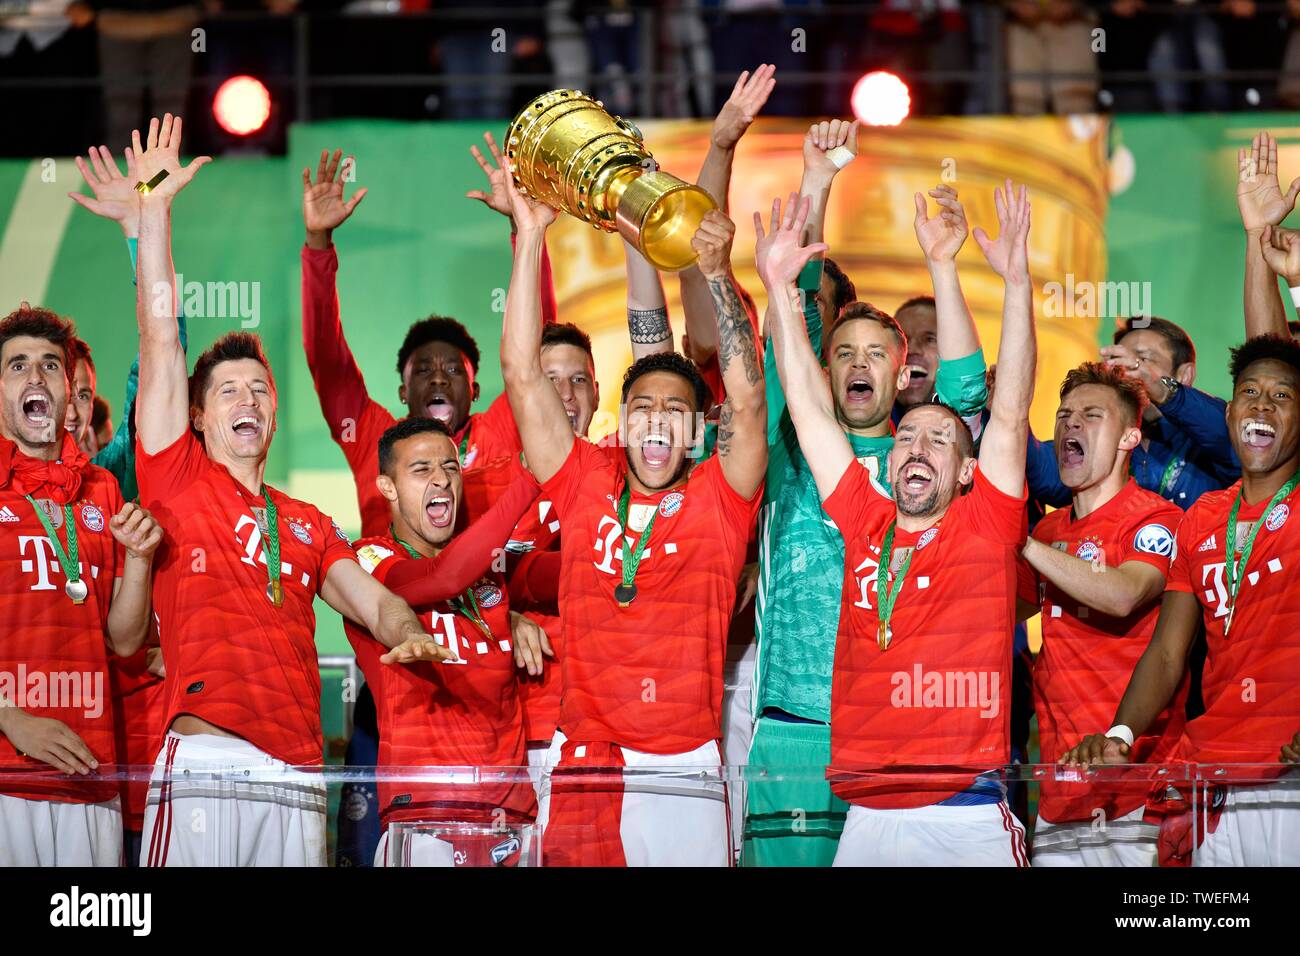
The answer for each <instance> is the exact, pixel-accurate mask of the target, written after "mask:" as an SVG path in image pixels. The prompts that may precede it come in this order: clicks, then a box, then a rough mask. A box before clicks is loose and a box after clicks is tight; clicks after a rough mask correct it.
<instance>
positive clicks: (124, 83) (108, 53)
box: [73, 0, 199, 150]
mask: <svg viewBox="0 0 1300 956" xmlns="http://www.w3.org/2000/svg"><path fill="white" fill-rule="evenodd" d="M73 7H76V8H77V9H78V16H81V17H88V16H93V17H94V19H95V23H96V27H97V28H98V30H99V73H100V79H101V81H102V83H103V88H104V108H105V116H106V120H105V122H106V129H105V136H106V137H107V142H109V143H112V144H113V148H114V149H115V150H117V149H121V148H122V147H123V146H125V145H126V144H127V143H129V142H131V130H133V129H142V128H145V127H146V121H147V118H148V117H150V116H162V115H163V114H164V113H173V114H184V113H185V99H186V95H187V94H188V92H189V86H190V70H191V65H192V61H193V58H194V52H193V47H192V43H193V37H192V36H191V33H190V31H192V30H193V29H194V28H195V27H196V26H198V23H199V8H198V5H197V4H194V3H189V4H181V3H177V0H88V2H87V3H84V4H83V3H76V4H73ZM82 7H85V10H82V9H81V8H82ZM146 91H147V92H148V94H149V102H148V104H147V105H148V108H147V109H146V108H145V107H146V104H145V102H144V96H143V94H144V93H145V92H146Z"/></svg>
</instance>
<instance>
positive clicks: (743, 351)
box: [709, 276, 763, 385]
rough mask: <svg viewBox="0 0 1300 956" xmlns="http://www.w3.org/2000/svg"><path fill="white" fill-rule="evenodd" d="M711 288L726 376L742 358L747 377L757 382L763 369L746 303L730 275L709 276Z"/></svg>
mask: <svg viewBox="0 0 1300 956" xmlns="http://www.w3.org/2000/svg"><path fill="white" fill-rule="evenodd" d="M709 292H710V294H712V296H713V308H714V311H715V312H716V313H717V316H718V366H719V368H720V369H721V370H722V374H723V376H724V377H725V376H726V374H727V369H728V368H729V367H730V366H731V363H732V362H733V361H734V360H735V359H737V358H739V359H740V361H741V363H742V365H743V366H744V370H745V381H746V382H747V383H749V384H750V385H757V384H758V383H759V382H760V381H762V378H763V373H762V370H761V369H760V368H759V367H758V351H757V349H756V348H755V345H754V326H753V325H752V324H751V323H750V321H749V315H748V314H747V313H746V312H745V306H744V304H743V303H742V302H741V301H740V296H738V295H737V294H736V287H735V285H734V284H733V282H732V280H731V277H730V276H710V277H709Z"/></svg>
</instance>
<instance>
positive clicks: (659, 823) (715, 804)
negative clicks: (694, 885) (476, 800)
mask: <svg viewBox="0 0 1300 956" xmlns="http://www.w3.org/2000/svg"><path fill="white" fill-rule="evenodd" d="M566 739H567V738H566V737H565V736H564V734H563V733H562V732H561V731H559V730H557V731H556V732H555V738H554V739H553V740H552V741H551V748H550V751H549V752H548V753H547V756H546V766H547V767H548V768H549V769H554V767H555V766H556V765H557V764H558V763H559V762H560V748H561V747H563V746H564V742H565V740H566ZM619 749H620V750H621V751H622V753H623V763H624V769H625V770H631V771H637V770H639V771H647V770H652V769H654V768H656V767H665V768H668V767H672V768H677V767H707V768H710V769H712V770H713V771H714V773H706V774H701V773H700V772H699V771H694V772H690V773H682V774H672V775H671V776H669V775H667V774H665V775H662V776H654V775H649V774H646V775H644V776H643V775H640V774H631V775H625V776H624V779H623V799H622V812H621V814H620V824H619V837H620V838H621V841H622V844H623V857H624V859H625V860H626V861H627V865H628V866H730V865H731V863H732V851H731V830H730V827H729V825H728V821H727V791H726V784H725V783H724V782H723V781H722V778H721V777H720V775H719V774H718V773H717V770H718V768H719V767H720V766H721V764H722V756H721V754H720V753H719V751H718V745H717V742H716V741H709V742H708V743H707V744H704V745H703V746H701V747H697V748H695V749H694V750H692V751H690V752H689V753H683V754H648V753H642V752H641V751H639V750H630V749H628V748H627V747H620V748H619ZM537 807H538V809H537V822H538V823H539V824H541V825H542V827H543V828H545V826H546V823H547V820H548V819H549V816H550V810H551V777H550V774H549V773H548V774H547V776H546V777H545V779H544V780H543V781H542V790H541V793H540V794H539V795H538V801H537ZM542 837H543V846H544V845H545V829H543V833H542Z"/></svg>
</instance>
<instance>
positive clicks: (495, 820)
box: [0, 738, 1300, 867]
mask: <svg viewBox="0 0 1300 956" xmlns="http://www.w3.org/2000/svg"><path fill="white" fill-rule="evenodd" d="M205 739H206V740H209V741H211V740H219V739H220V738H205ZM235 743H236V744H242V742H235ZM237 751H238V747H236V748H235V749H234V750H232V752H231V753H232V755H228V756H226V757H222V756H220V755H219V754H218V753H217V752H216V751H215V750H214V751H212V752H202V751H199V752H194V751H193V749H192V748H188V747H187V748H179V747H173V749H172V751H171V752H170V754H169V750H168V749H166V748H165V749H164V753H163V756H162V757H161V758H160V763H159V765H158V766H157V767H154V766H135V767H125V766H100V767H99V768H98V770H97V771H96V772H94V773H93V774H91V775H89V776H82V777H68V776H65V775H63V774H60V773H57V772H55V771H52V770H51V771H48V772H46V771H26V772H18V771H12V770H0V794H4V795H7V796H0V813H4V814H5V815H6V817H7V818H8V820H7V821H6V822H7V825H6V826H4V827H0V839H3V840H4V841H5V842H6V843H8V844H9V845H0V862H3V863H4V864H7V865H64V864H68V863H72V864H76V865H119V864H120V863H122V862H123V861H125V860H126V859H127V858H128V857H131V858H133V860H132V863H133V865H134V863H135V862H139V863H140V864H142V865H169V866H175V865H207V866H214V865H216V866H250V865H313V866H326V865H330V866H369V865H380V866H507V867H513V866H539V865H550V866H555V865H624V864H626V865H651V866H654V865H660V866H695V865H719V866H728V865H740V866H781V865H786V866H829V865H836V866H846V865H848V866H852V865H861V866H890V865H911V866H989V865H1005V866H1029V865H1032V866H1084V867H1125V866H1128V867H1151V866H1157V865H1160V866H1190V865H1197V866H1278V865H1297V864H1300V767H1296V766H1294V765H1287V764H1279V763H1267V764H1194V763H1172V764H1115V765H1103V766H1097V767H1090V768H1086V769H1085V768H1080V767H1069V766H1063V765H1053V764H1023V765H1022V764H1015V765H1010V766H1006V767H1000V768H995V769H992V770H979V769H977V768H969V767H891V768H888V769H877V770H862V771H847V770H838V769H837V770H834V771H832V772H831V773H830V774H828V773H827V772H826V770H825V769H824V768H822V767H817V766H801V767H769V766H722V767H719V766H655V767H651V768H647V767H640V766H625V767H600V766H596V767H593V766H586V765H582V766H572V767H570V766H564V765H561V766H557V767H552V768H547V767H541V766H538V767H420V768H413V767H348V766H323V767H320V766H316V767H290V766H285V765H280V764H274V763H271V762H269V761H268V759H267V758H265V756H264V755H263V756H261V757H259V758H257V759H251V760H248V759H243V758H241V756H240V755H239V754H238V753H237ZM169 755H170V756H171V757H172V758H173V760H172V763H171V766H170V770H167V769H166V762H167V758H168V756H169ZM579 756H581V755H579ZM579 763H581V761H580V760H579ZM828 777H829V779H828ZM124 810H125V812H123V811H124ZM23 814H26V817H24V816H22V815H23ZM24 819H27V820H30V821H32V822H31V827H30V830H29V831H24V830H23V828H22V827H21V826H15V825H14V823H13V821H15V820H17V821H22V820H24ZM60 828H63V829H62V832H63V834H64V838H60V839H58V840H53V839H48V837H50V835H51V834H56V835H57V834H58V833H59V832H60ZM15 834H18V836H15ZM69 840H71V842H69ZM78 841H80V842H81V843H85V844H87V845H86V846H84V847H83V846H77V845H76V844H77V843H78ZM15 844H21V845H15ZM55 844H57V846H56V845H55ZM68 854H72V856H71V857H69V855H68Z"/></svg>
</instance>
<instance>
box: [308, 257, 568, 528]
mask: <svg viewBox="0 0 1300 956" xmlns="http://www.w3.org/2000/svg"><path fill="white" fill-rule="evenodd" d="M512 241H513V239H512ZM338 268H339V261H338V255H337V252H336V251H335V249H334V247H333V246H332V245H331V246H330V247H329V248H328V249H320V250H318V249H309V248H307V247H306V246H304V247H303V249H302V339H303V350H304V352H305V353H306V356H307V367H308V368H309V369H310V371H311V375H312V382H313V384H314V385H315V386H316V395H317V398H319V400H320V404H321V411H322V413H324V415H325V421H326V423H327V424H328V425H329V429H330V437H332V438H333V439H334V441H335V443H336V444H337V445H338V446H339V448H341V449H342V450H343V455H344V457H345V458H347V462H348V467H349V468H350V469H352V478H353V480H354V481H355V482H356V488H357V507H358V508H359V509H360V511H361V533H362V535H364V536H373V535H381V534H385V533H386V532H387V531H388V525H389V523H390V521H391V518H390V515H389V506H388V501H387V499H385V498H384V496H383V495H381V494H380V493H379V489H378V488H376V487H375V479H376V478H377V477H379V438H380V436H381V435H383V434H384V432H385V431H387V430H388V429H389V428H391V427H392V426H393V425H394V424H396V422H397V419H396V418H394V417H393V415H392V413H391V412H389V411H388V409H387V408H385V407H384V406H383V405H380V404H379V403H378V402H376V401H374V400H373V399H371V397H370V394H369V393H368V392H367V390H366V381H365V378H364V377H363V376H362V374H361V368H360V367H359V366H358V365H357V362H356V359H355V358H354V357H353V355H352V351H351V349H349V348H348V343H347V339H346V338H345V337H344V334H343V324H342V320H341V318H340V314H339V299H338V288H337V280H336V276H337V273H338ZM549 280H550V263H549V260H548V259H547V258H546V256H545V254H543V270H542V285H541V292H542V306H543V313H544V315H543V320H544V321H545V322H548V323H549V322H554V321H555V314H554V301H555V296H554V293H553V290H552V289H551V286H550V281H549ZM467 434H468V436H469V441H468V444H467V445H466V447H465V455H464V458H465V461H464V467H463V470H464V471H465V472H466V477H467V478H468V473H470V472H471V471H472V470H473V469H474V468H476V467H477V466H478V465H480V464H482V463H484V462H489V461H495V460H496V459H498V458H501V457H503V456H509V455H517V454H518V453H519V449H520V447H521V446H520V443H519V432H518V429H516V428H515V421H514V415H513V414H512V413H511V411H510V404H509V402H508V401H507V400H506V396H505V394H504V393H502V394H501V395H499V396H498V397H497V399H496V400H495V401H494V402H492V404H491V405H490V406H488V408H487V410H486V411H484V412H480V413H478V414H475V415H471V416H469V418H468V419H467V421H466V424H465V425H464V426H463V427H462V428H461V430H460V431H459V432H457V433H456V436H455V440H456V444H457V446H459V445H460V443H461V441H463V440H464V439H465V437H466V435H467ZM468 484H469V482H468V481H467V485H468ZM466 498H467V502H466V505H467V507H465V508H462V509H461V513H462V514H463V515H467V517H468V518H470V519H472V518H477V517H478V516H479V515H480V514H482V513H484V512H485V511H486V507H483V508H482V509H481V510H473V508H471V507H469V506H470V505H473V506H475V507H477V506H479V505H481V502H482V499H481V498H480V497H476V496H475V494H474V491H473V490H472V489H471V488H468V487H467V489H466ZM491 501H492V498H491V497H490V496H488V497H487V504H488V505H490V504H491Z"/></svg>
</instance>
